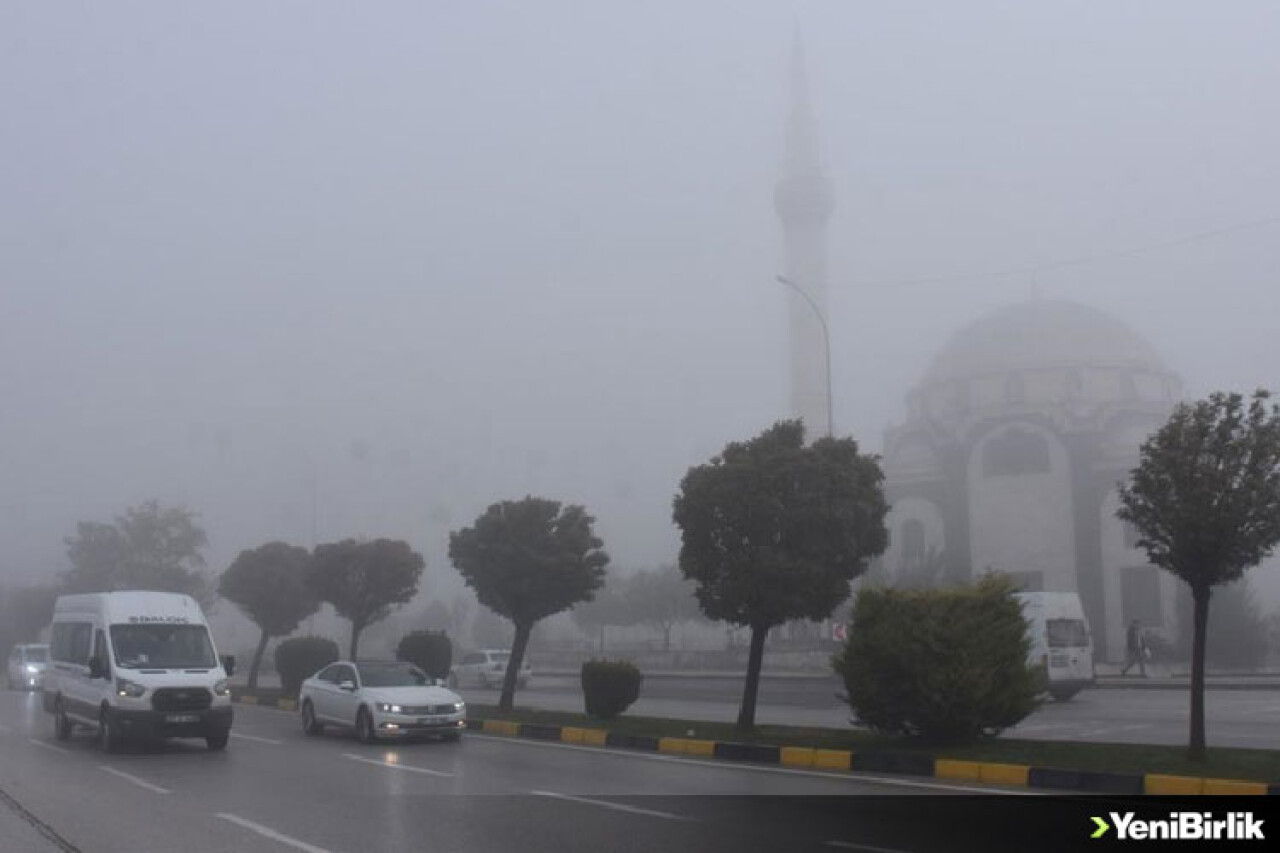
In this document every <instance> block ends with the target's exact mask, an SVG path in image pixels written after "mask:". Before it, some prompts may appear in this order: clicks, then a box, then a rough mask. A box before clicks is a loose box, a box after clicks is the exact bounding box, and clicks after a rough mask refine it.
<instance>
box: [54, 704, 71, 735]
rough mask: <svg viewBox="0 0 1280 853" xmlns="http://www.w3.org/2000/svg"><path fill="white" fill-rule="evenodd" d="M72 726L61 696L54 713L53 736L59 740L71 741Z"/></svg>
mask: <svg viewBox="0 0 1280 853" xmlns="http://www.w3.org/2000/svg"><path fill="white" fill-rule="evenodd" d="M71 725H72V724H71V720H69V719H68V718H67V709H66V708H64V707H62V697H61V696H59V697H58V699H57V702H56V704H55V705H54V711H53V736H54V737H56V738H57V739H58V740H67V739H69V738H70V737H71Z"/></svg>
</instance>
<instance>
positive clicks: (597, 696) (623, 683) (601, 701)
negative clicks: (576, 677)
mask: <svg viewBox="0 0 1280 853" xmlns="http://www.w3.org/2000/svg"><path fill="white" fill-rule="evenodd" d="M643 680H644V676H642V675H641V674H640V670H638V669H636V667H635V664H633V663H631V662H630V661H625V660H590V661H587V662H586V663H584V664H583V665H582V696H583V699H585V700H586V706H587V716H589V717H594V718H596V719H598V720H612V719H613V718H614V717H616V716H618V715H619V714H621V713H622V712H623V711H625V710H627V709H628V708H630V707H631V703H632V702H635V701H636V699H638V698H639V697H640V682H641V681H643Z"/></svg>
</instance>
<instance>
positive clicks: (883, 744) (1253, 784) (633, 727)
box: [469, 705, 1280, 793]
mask: <svg viewBox="0 0 1280 853" xmlns="http://www.w3.org/2000/svg"><path fill="white" fill-rule="evenodd" d="M469 711H470V714H471V716H472V717H473V719H475V718H478V719H483V720H484V726H485V731H486V732H488V731H498V730H499V729H500V730H501V732H502V733H504V734H508V735H511V736H516V735H518V734H519V726H520V724H522V723H528V724H532V725H535V726H538V727H539V730H540V731H545V729H546V727H556V726H558V727H559V728H560V732H561V734H560V739H561V740H563V741H565V742H567V743H587V744H590V743H596V744H599V743H600V740H601V739H602V738H603V739H604V740H605V741H606V742H607V743H608V744H609V745H611V746H631V747H633V748H641V749H648V750H651V751H659V750H660V751H663V752H668V753H679V752H681V751H683V750H687V749H688V747H687V746H685V744H687V743H688V742H691V741H692V742H697V743H698V744H699V747H697V748H699V749H702V748H705V747H702V746H701V744H705V743H711V744H716V745H717V746H715V747H712V749H713V753H714V754H717V755H721V756H722V757H732V758H737V759H746V760H755V761H767V762H771V763H779V764H784V765H787V766H792V767H813V768H815V769H819V770H850V769H852V770H866V771H871V772H883V773H907V774H909V775H925V776H934V775H937V776H942V777H944V778H955V779H956V780H957V781H959V780H960V779H969V780H972V781H980V782H983V783H987V784H994V785H1004V786H1028V785H1030V786H1034V787H1051V788H1067V789H1070V788H1080V789H1082V790H1093V789H1097V790H1106V791H1114V792H1116V793H1132V792H1134V791H1135V789H1136V792H1138V793H1141V792H1142V791H1143V790H1144V789H1145V787H1146V785H1145V781H1144V776H1145V775H1146V774H1155V775H1165V776H1185V777H1196V778H1199V779H1206V778H1211V779H1214V780H1216V782H1215V785H1214V788H1213V792H1215V793H1216V792H1219V791H1223V792H1225V791H1227V790H1230V791H1232V792H1239V793H1265V792H1266V789H1267V783H1273V782H1277V781H1280V750H1264V749H1233V748H1212V749H1210V750H1209V755H1208V758H1207V759H1206V760H1205V761H1204V762H1193V761H1190V760H1188V759H1187V757H1186V748H1185V747H1183V746H1164V745H1146V744H1126V743H1081V742H1077V741H1035V740H1017V739H1012V738H993V739H988V740H983V741H979V742H977V743H973V744H967V745H964V746H956V747H937V746H932V745H929V744H922V743H918V742H916V741H913V740H911V739H908V738H895V737H888V736H884V735H877V734H874V733H870V732H866V731H862V730H855V729H843V730H842V729H822V728H806V727H798V726H768V725H766V726H757V727H756V729H755V731H753V732H751V733H746V734H744V733H742V732H739V731H738V730H737V728H736V727H735V726H734V725H733V724H732V723H714V722H706V721H702V720H674V719H665V718H656V717H627V716H623V717H618V718H617V719H614V720H609V721H603V720H593V719H591V718H589V717H587V716H586V715H584V714H574V713H569V712H561V711H540V710H533V709H520V708H517V709H515V710H514V711H511V712H509V713H501V712H499V711H498V710H497V709H496V708H493V707H491V706H483V705H471V706H469ZM498 723H504V724H507V725H502V726H496V727H495V728H494V729H490V728H489V726H490V725H491V724H498ZM512 726H514V727H515V728H514V729H513V728H512ZM664 744H665V745H664ZM730 753H731V754H730ZM684 754H688V753H687V751H686V752H685V753H684ZM938 760H940V761H941V762H943V765H942V766H943V767H944V768H945V772H944V773H938V772H937V766H936V764H937V761H938ZM1057 768H1062V769H1057ZM1232 786H1235V787H1232ZM1209 792H1210V791H1209V789H1208V787H1207V786H1206V787H1205V793H1209Z"/></svg>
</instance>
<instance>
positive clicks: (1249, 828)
mask: <svg viewBox="0 0 1280 853" xmlns="http://www.w3.org/2000/svg"><path fill="white" fill-rule="evenodd" d="M1107 816H1108V817H1110V818H1111V823H1107V821H1106V819H1104V818H1100V817H1097V816H1094V818H1093V823H1094V826H1095V827H1097V828H1096V829H1094V831H1093V835H1090V836H1089V837H1090V838H1102V837H1103V836H1105V835H1106V834H1107V832H1108V831H1109V830H1110V829H1112V825H1114V828H1115V831H1116V834H1115V837H1116V839H1117V840H1119V841H1165V840H1168V841H1265V840H1266V836H1264V835H1263V834H1262V824H1263V820H1262V819H1261V818H1255V817H1254V816H1253V813H1252V812H1228V813H1227V814H1226V816H1225V817H1217V818H1216V817H1214V815H1213V812H1169V818H1168V819H1167V820H1143V819H1141V818H1139V817H1137V816H1135V815H1134V813H1133V812H1125V813H1124V814H1121V813H1120V812H1108V813H1107Z"/></svg>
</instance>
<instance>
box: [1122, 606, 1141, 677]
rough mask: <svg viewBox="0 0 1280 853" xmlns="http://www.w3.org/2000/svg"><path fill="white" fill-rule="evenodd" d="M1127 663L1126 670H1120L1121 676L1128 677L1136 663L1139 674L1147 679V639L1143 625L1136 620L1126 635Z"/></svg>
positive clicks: (1131, 623) (1125, 664) (1130, 625)
mask: <svg viewBox="0 0 1280 853" xmlns="http://www.w3.org/2000/svg"><path fill="white" fill-rule="evenodd" d="M1125 652H1126V655H1125V663H1124V669H1122V670H1120V674H1121V675H1128V674H1129V670H1130V669H1132V668H1133V665H1134V664H1135V663H1136V664H1137V665H1138V674H1139V675H1141V676H1142V677H1143V678H1146V677H1147V654H1148V652H1147V637H1146V634H1144V633H1143V631H1142V623H1141V622H1139V621H1138V620H1137V619H1134V620H1133V621H1132V622H1130V623H1129V630H1128V632H1127V633H1126V634H1125Z"/></svg>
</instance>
